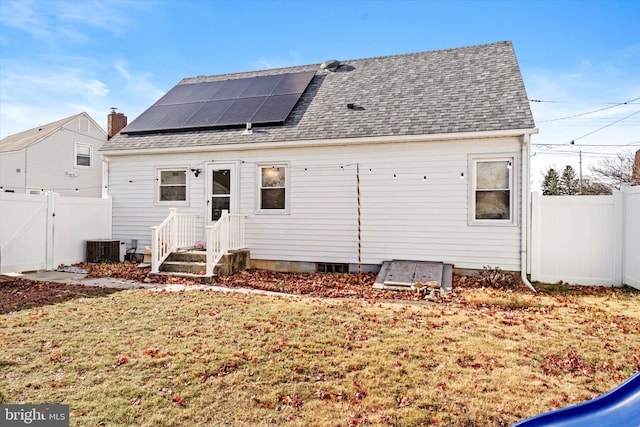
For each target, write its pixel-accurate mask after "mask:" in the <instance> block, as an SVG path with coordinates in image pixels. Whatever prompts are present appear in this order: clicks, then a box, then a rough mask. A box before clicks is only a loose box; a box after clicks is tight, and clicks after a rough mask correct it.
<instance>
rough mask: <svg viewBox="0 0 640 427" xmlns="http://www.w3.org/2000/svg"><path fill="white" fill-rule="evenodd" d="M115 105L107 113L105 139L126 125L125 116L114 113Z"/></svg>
mask: <svg viewBox="0 0 640 427" xmlns="http://www.w3.org/2000/svg"><path fill="white" fill-rule="evenodd" d="M116 109H117V108H115V107H111V113H109V114H108V115H107V139H111V138H113V137H114V135H115V134H117V133H118V132H120V131H121V130H122V129H123V128H124V127H125V126H126V125H127V116H125V115H124V114H122V113H116Z"/></svg>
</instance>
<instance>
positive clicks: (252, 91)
mask: <svg viewBox="0 0 640 427" xmlns="http://www.w3.org/2000/svg"><path fill="white" fill-rule="evenodd" d="M283 77H284V75H282V74H280V75H278V76H263V77H256V78H255V79H253V81H252V82H251V84H250V85H249V87H247V89H246V90H245V91H244V92H242V95H240V96H239V98H251V97H254V96H268V95H271V92H273V89H275V87H276V86H277V85H278V83H280V82H281V81H282V79H283Z"/></svg>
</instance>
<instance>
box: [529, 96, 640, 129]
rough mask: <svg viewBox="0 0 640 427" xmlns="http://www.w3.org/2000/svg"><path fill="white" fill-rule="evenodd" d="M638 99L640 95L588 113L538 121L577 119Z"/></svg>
mask: <svg viewBox="0 0 640 427" xmlns="http://www.w3.org/2000/svg"><path fill="white" fill-rule="evenodd" d="M638 99H640V97H638V98H634V99H631V100H629V101H625V102H620V103H618V104H614V105H610V106H608V107H604V108H599V109H597V110H593V111H587V112H586V113H580V114H574V115H573V116H566V117H558V118H557V119H549V120H540V121H539V122H538V123H549V122H556V121H558V120H567V119H575V118H576V117H581V116H586V115H587V114H593V113H598V112H600V111H605V110H609V109H611V108H616V107H619V106H621V105H629V104H630V103H633V101H637V100H638Z"/></svg>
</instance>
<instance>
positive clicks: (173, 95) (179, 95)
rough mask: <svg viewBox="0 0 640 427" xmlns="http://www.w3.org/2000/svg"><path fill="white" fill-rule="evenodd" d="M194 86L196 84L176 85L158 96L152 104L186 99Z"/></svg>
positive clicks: (177, 101) (178, 101) (164, 103)
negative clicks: (161, 95)
mask: <svg viewBox="0 0 640 427" xmlns="http://www.w3.org/2000/svg"><path fill="white" fill-rule="evenodd" d="M195 88H196V85H177V86H175V87H174V88H173V89H171V90H170V91H169V92H167V93H166V94H165V95H164V96H163V97H162V98H160V99H159V100H158V102H156V103H155V104H154V105H173V104H179V103H181V102H183V101H184V100H185V99H187V98H188V96H189V95H191V93H192V92H193V91H194V89H195Z"/></svg>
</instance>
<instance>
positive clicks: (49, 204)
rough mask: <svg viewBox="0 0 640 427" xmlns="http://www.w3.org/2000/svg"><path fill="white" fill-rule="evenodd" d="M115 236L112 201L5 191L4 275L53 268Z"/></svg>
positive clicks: (0, 267)
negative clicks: (89, 243) (88, 245)
mask: <svg viewBox="0 0 640 427" xmlns="http://www.w3.org/2000/svg"><path fill="white" fill-rule="evenodd" d="M108 238H111V199H110V198H109V199H99V198H88V197H61V196H60V195H59V194H55V193H49V194H45V195H33V194H17V193H4V192H0V273H12V272H18V271H30V270H52V269H55V268H57V267H58V266H59V265H61V264H73V263H77V262H81V261H84V260H85V258H86V241H87V240H94V239H108Z"/></svg>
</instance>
